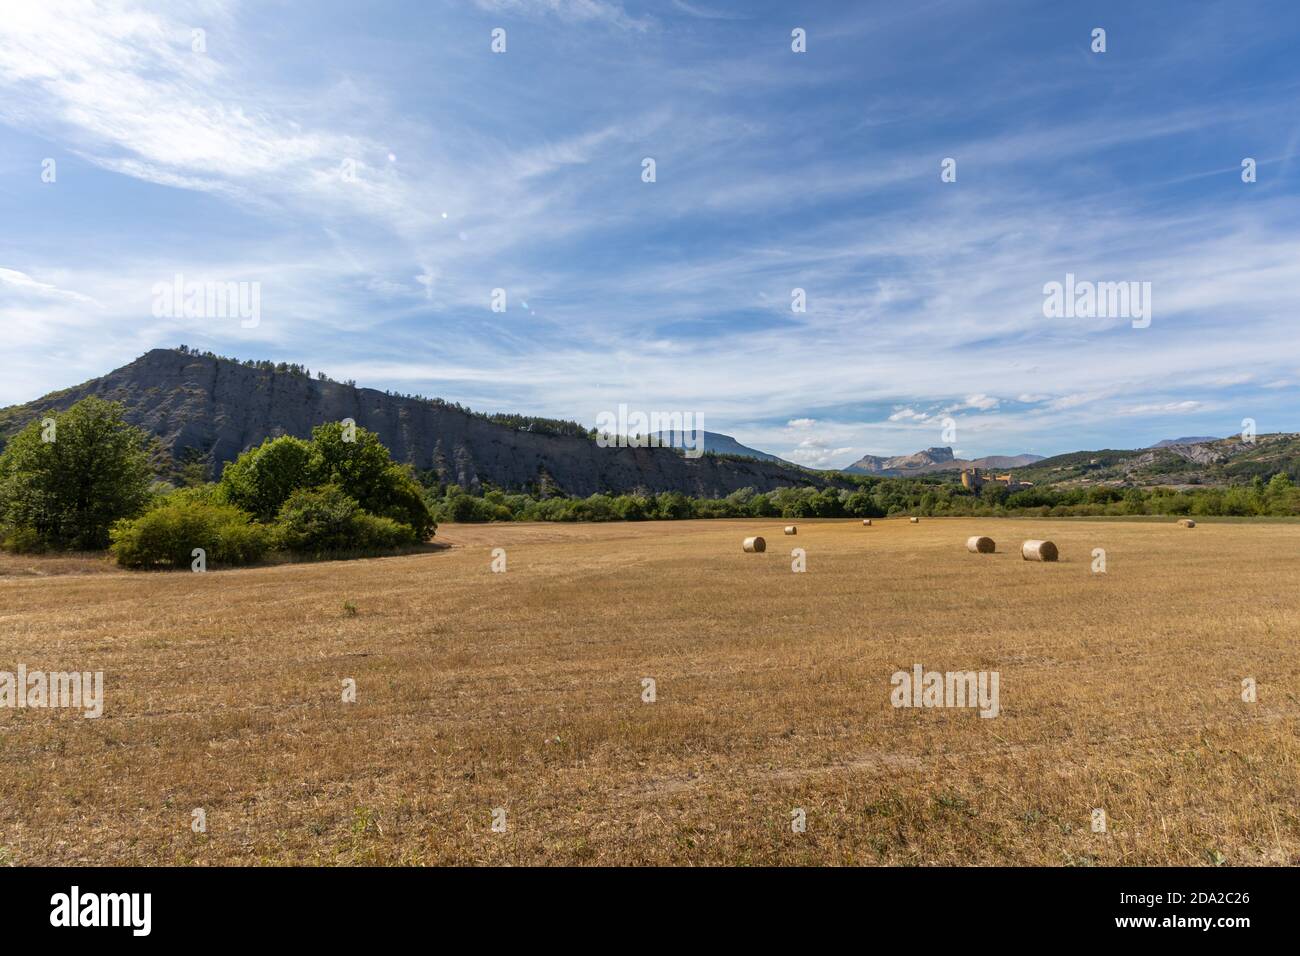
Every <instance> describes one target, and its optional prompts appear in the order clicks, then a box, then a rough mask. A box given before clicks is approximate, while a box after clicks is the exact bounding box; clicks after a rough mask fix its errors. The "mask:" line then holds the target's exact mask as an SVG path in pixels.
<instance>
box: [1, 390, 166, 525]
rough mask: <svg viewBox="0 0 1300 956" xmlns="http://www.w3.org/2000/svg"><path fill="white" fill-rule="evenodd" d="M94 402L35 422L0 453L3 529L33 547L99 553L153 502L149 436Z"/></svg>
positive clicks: (108, 405)
mask: <svg viewBox="0 0 1300 956" xmlns="http://www.w3.org/2000/svg"><path fill="white" fill-rule="evenodd" d="M122 416H123V409H122V406H121V405H118V404H116V403H112V402H106V401H103V400H102V399H99V398H95V397H93V396H92V397H89V398H84V399H82V400H81V401H79V402H77V403H76V404H75V405H73V406H72V407H71V408H69V409H68V410H67V411H65V412H63V413H61V414H54V415H51V416H50V419H52V422H51V421H49V420H46V421H35V422H32V423H31V424H30V425H28V426H27V427H26V428H24V429H23V430H22V431H21V432H19V433H18V434H17V435H15V436H14V437H13V439H12V440H11V441H10V442H9V444H8V445H7V446H6V447H5V450H4V453H3V454H0V524H2V525H3V526H4V529H5V537H6V539H9V538H11V537H13V536H15V535H16V536H17V537H20V538H22V539H24V540H25V541H27V542H28V543H29V545H39V546H42V547H63V548H74V549H99V548H103V547H106V546H107V545H108V542H109V528H110V527H111V526H112V525H113V523H114V522H115V521H118V520H119V519H122V518H130V517H132V516H134V515H136V514H139V513H140V511H141V510H142V509H143V508H144V506H145V503H146V502H147V501H148V498H149V484H150V476H151V471H150V467H149V458H148V454H147V448H148V442H149V437H148V435H146V434H145V432H143V431H141V430H140V429H138V428H135V427H134V426H132V425H129V424H127V423H126V421H125V420H124V419H123V417H122Z"/></svg>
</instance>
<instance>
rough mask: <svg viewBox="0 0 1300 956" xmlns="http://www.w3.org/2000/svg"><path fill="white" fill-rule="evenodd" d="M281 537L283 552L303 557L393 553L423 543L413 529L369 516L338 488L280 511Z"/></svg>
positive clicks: (313, 493) (306, 494)
mask: <svg viewBox="0 0 1300 956" xmlns="http://www.w3.org/2000/svg"><path fill="white" fill-rule="evenodd" d="M277 537H278V540H279V544H280V546H281V547H282V548H284V549H285V550H286V551H293V552H297V553H299V554H327V553H330V552H341V551H382V550H391V549H393V548H399V547H404V546H407V545H412V544H417V543H418V542H419V540H420V539H419V537H418V535H417V532H416V531H415V529H414V528H412V527H411V526H410V525H405V524H401V523H400V522H397V521H394V520H393V519H392V518H387V517H383V516H380V515H372V514H367V513H366V512H365V511H363V510H362V508H361V505H359V504H358V503H357V500H356V499H355V498H353V497H351V496H350V495H348V494H346V493H345V492H344V491H343V489H341V488H339V487H338V486H337V485H325V486H324V487H322V488H313V489H304V490H301V491H296V492H294V493H293V494H292V495H290V496H289V500H288V501H286V502H285V503H284V507H282V508H281V509H280V517H279V521H278V524H277Z"/></svg>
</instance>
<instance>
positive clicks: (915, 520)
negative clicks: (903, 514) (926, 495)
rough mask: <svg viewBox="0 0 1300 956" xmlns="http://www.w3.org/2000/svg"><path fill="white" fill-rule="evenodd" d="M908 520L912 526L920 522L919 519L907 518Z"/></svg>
mask: <svg viewBox="0 0 1300 956" xmlns="http://www.w3.org/2000/svg"><path fill="white" fill-rule="evenodd" d="M908 520H909V521H911V522H912V524H920V522H921V519H920V518H909V519H908Z"/></svg>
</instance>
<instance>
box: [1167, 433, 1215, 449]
mask: <svg viewBox="0 0 1300 956" xmlns="http://www.w3.org/2000/svg"><path fill="white" fill-rule="evenodd" d="M1218 440H1219V439H1217V438H1215V437H1214V436H1212V435H1208V436H1207V435H1202V436H1197V437H1191V438H1166V439H1163V440H1162V441H1158V442H1156V443H1155V444H1154V445H1152V446H1151V447H1152V448H1168V447H1169V446H1170V445H1204V444H1205V443H1206V442H1212V441H1218Z"/></svg>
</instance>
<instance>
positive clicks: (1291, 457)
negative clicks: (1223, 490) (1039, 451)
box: [1016, 433, 1300, 487]
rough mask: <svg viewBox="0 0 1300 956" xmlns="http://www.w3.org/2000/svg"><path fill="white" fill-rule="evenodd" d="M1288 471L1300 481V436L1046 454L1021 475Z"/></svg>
mask: <svg viewBox="0 0 1300 956" xmlns="http://www.w3.org/2000/svg"><path fill="white" fill-rule="evenodd" d="M1278 472H1285V473H1287V474H1289V475H1291V476H1292V478H1293V479H1296V480H1300V434H1288V433H1275V434H1267V435H1257V436H1255V438H1254V440H1253V441H1245V440H1243V439H1242V438H1241V437H1240V436H1237V437H1233V438H1216V439H1211V440H1210V441H1202V440H1195V439H1193V440H1190V441H1189V440H1186V439H1184V440H1183V441H1181V442H1174V443H1170V444H1162V445H1158V446H1157V445H1153V446H1152V447H1150V448H1139V449H1136V450H1131V451H1126V450H1117V449H1103V450H1100V451H1077V452H1071V453H1069V454H1066V455H1056V456H1054V457H1052V458H1044V459H1043V460H1042V461H1039V462H1035V463H1034V464H1033V465H1030V466H1028V467H1025V468H1023V469H1021V470H1019V471H1017V473H1016V477H1017V478H1020V479H1022V480H1024V481H1032V482H1035V483H1046V484H1053V485H1059V486H1070V485H1114V486H1121V485H1124V486H1128V485H1147V486H1151V485H1165V486H1169V487H1180V486H1192V485H1231V484H1241V483H1245V482H1249V481H1252V480H1254V479H1255V478H1260V479H1261V480H1265V481H1266V480H1268V479H1269V478H1270V477H1271V476H1273V475H1275V474H1277V473H1278Z"/></svg>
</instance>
